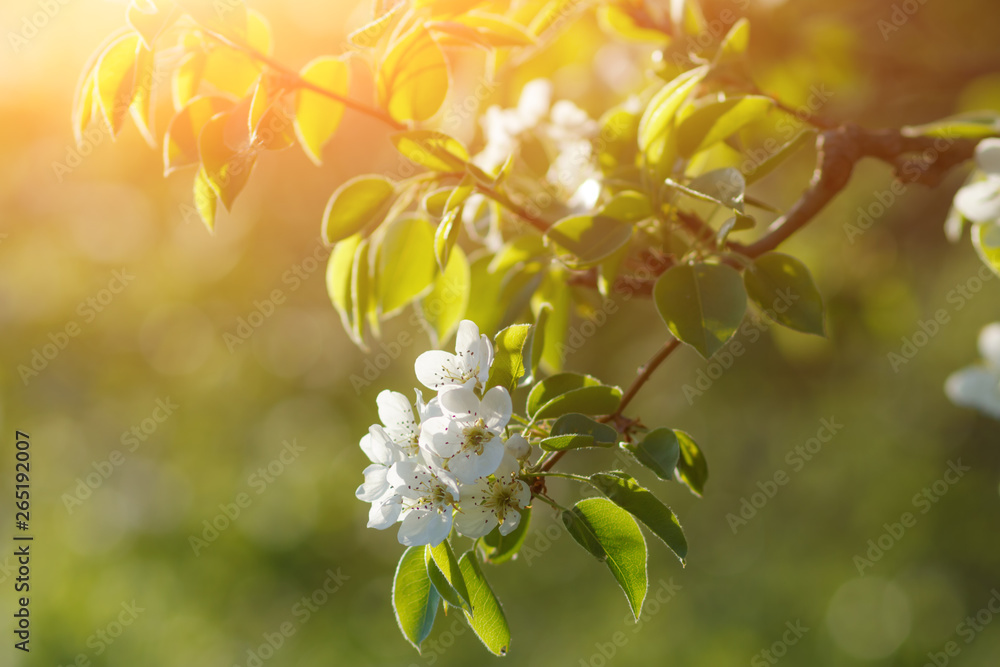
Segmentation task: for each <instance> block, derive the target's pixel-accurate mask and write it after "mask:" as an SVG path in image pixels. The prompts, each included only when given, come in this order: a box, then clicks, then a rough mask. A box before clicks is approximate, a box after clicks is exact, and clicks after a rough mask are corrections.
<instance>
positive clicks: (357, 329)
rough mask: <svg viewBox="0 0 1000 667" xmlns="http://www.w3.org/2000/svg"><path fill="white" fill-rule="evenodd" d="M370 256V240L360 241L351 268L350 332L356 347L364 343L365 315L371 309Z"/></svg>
mask: <svg viewBox="0 0 1000 667" xmlns="http://www.w3.org/2000/svg"><path fill="white" fill-rule="evenodd" d="M371 254H372V253H371V241H370V239H362V241H361V243H359V244H358V248H357V250H355V252H354V264H353V266H352V267H351V331H352V332H353V338H354V342H355V343H357V344H358V345H362V344H363V342H364V336H365V315H366V314H368V310H369V308H371V298H372V294H373V290H372V284H371V275H372V267H371V260H372V257H371Z"/></svg>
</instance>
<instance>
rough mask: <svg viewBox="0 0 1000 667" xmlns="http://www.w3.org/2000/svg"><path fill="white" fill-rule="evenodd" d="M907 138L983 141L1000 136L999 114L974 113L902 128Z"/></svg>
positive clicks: (988, 112) (990, 112)
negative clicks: (922, 137)
mask: <svg viewBox="0 0 1000 667" xmlns="http://www.w3.org/2000/svg"><path fill="white" fill-rule="evenodd" d="M902 133H903V134H905V135H906V136H908V137H920V136H925V137H942V138H945V139H959V138H964V139H984V138H986V137H996V136H1000V113H997V112H996V111H975V112H971V113H963V114H957V115H955V116H950V117H948V118H943V119H941V120H938V121H934V122H933V123H927V124H926V125H916V126H911V127H904V128H903V129H902Z"/></svg>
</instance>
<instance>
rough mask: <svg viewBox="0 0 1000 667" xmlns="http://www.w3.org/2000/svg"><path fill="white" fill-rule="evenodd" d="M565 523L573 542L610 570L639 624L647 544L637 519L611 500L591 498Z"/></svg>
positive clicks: (566, 517)
mask: <svg viewBox="0 0 1000 667" xmlns="http://www.w3.org/2000/svg"><path fill="white" fill-rule="evenodd" d="M562 520H563V524H564V525H565V526H566V529H567V530H568V531H569V534H570V535H571V536H572V537H573V539H574V540H576V542H577V543H578V544H579V545H580V546H582V547H583V548H584V549H586V550H587V551H589V552H590V553H591V554H593V555H594V556H595V557H596V558H597V559H598V560H600V561H603V562H604V564H605V565H607V566H608V569H609V570H611V574H612V575H614V577H615V579H616V580H617V581H618V585H619V586H621V588H622V591H624V592H625V597H626V598H628V602H629V606H630V607H631V608H632V615H633V616H634V617H635V618H636V620H638V618H639V614H640V613H642V602H643V600H644V599H645V597H646V586H647V581H646V540H645V539H644V538H643V536H642V531H641V530H639V526H638V525H637V524H636V522H635V519H633V518H632V516H631V515H630V514H629V513H628V512H626V511H625V510H623V509H621V508H620V507H618V506H617V505H615V504H614V503H613V502H611V501H610V500H605V499H604V498H588V499H586V500H581V501H580V502H578V503H577V504H576V505H575V506H574V507H573V508H572V509H571V510H569V511H568V512H563V513H562Z"/></svg>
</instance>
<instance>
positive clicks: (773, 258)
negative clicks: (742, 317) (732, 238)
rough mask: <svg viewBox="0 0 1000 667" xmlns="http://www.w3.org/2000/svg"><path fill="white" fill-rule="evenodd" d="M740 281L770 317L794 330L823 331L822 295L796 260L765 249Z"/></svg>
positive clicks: (807, 271) (821, 333) (804, 331)
mask: <svg viewBox="0 0 1000 667" xmlns="http://www.w3.org/2000/svg"><path fill="white" fill-rule="evenodd" d="M743 283H744V284H745V285H746V289H747V294H748V295H749V296H750V298H751V299H752V300H753V302H754V303H756V304H757V307H758V308H760V309H761V311H763V312H764V314H765V315H767V317H768V318H769V319H772V320H774V321H775V322H777V323H779V324H783V325H785V326H786V327H788V328H790V329H795V330H796V331H802V332H803V333H812V334H816V335H817V336H823V335H825V329H824V326H823V298H822V297H821V296H820V294H819V290H818V289H816V284H815V283H814V282H813V279H812V276H811V275H810V274H809V269H807V268H806V265H805V264H803V263H802V262H800V261H799V260H797V259H795V258H794V257H790V256H788V255H784V254H782V253H778V252H768V253H764V254H763V255H761V256H760V257H758V258H756V259H755V260H754V261H753V266H752V267H751V268H749V269H747V270H746V271H744V273H743Z"/></svg>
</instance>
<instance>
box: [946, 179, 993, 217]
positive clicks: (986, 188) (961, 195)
mask: <svg viewBox="0 0 1000 667" xmlns="http://www.w3.org/2000/svg"><path fill="white" fill-rule="evenodd" d="M955 208H957V209H958V211H959V213H961V214H962V215H964V216H965V217H966V218H968V219H969V220H972V221H973V222H993V221H995V220H998V219H1000V181H998V180H997V179H993V178H991V179H987V180H985V181H977V182H975V183H970V184H968V185H966V186H964V187H962V188H960V189H959V191H958V192H957V193H955Z"/></svg>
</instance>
